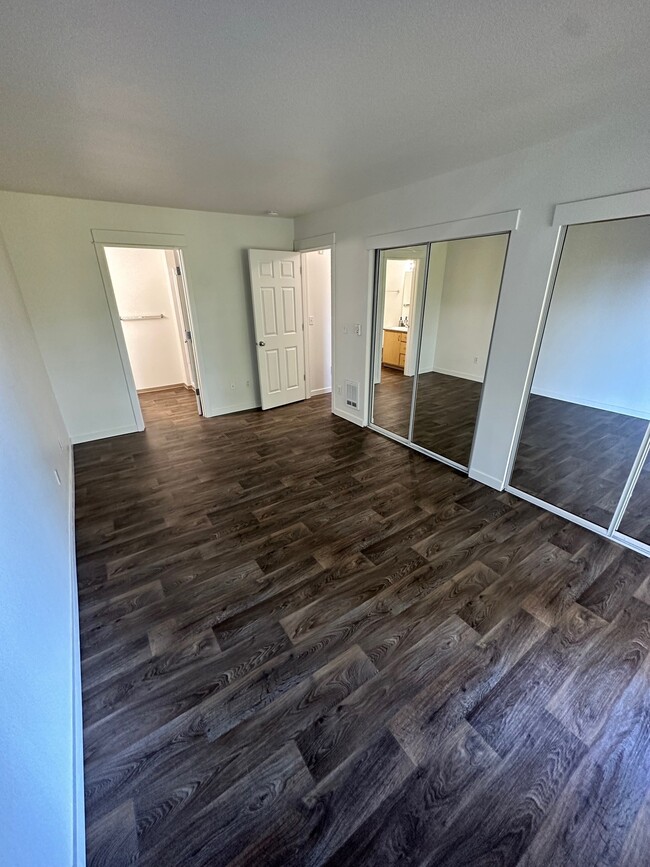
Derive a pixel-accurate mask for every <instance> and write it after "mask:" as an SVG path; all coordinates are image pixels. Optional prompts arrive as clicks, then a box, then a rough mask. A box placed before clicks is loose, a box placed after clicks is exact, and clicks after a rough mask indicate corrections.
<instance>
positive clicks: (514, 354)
mask: <svg viewBox="0 0 650 867" xmlns="http://www.w3.org/2000/svg"><path fill="white" fill-rule="evenodd" d="M649 138H650V119H648V118H647V117H646V116H645V115H639V116H637V117H633V118H629V119H627V120H625V119H624V120H621V119H617V120H616V121H612V122H611V123H608V124H603V125H601V126H598V127H594V128H591V129H587V130H583V131H581V132H579V133H577V134H574V135H571V136H566V137H563V138H560V139H555V140H553V141H550V142H546V143H544V144H542V145H538V146H536V147H532V148H527V149H526V150H521V151H516V152H514V153H511V154H508V155H505V156H502V157H499V158H497V159H492V160H488V161H486V162H483V163H479V164H477V165H474V166H470V167H468V168H464V169H459V170H458V171H455V172H449V173H447V174H444V175H439V176H438V177H433V178H430V179H429V180H427V181H423V182H421V183H417V184H411V185H409V186H407V187H402V188H400V189H397V190H392V191H390V192H386V193H382V194H380V195H377V196H372V197H369V198H366V199H362V200H359V201H356V202H352V203H350V204H347V205H343V206H341V207H338V208H333V209H330V210H326V211H321V212H318V213H314V214H310V215H306V216H304V217H301V218H299V219H298V220H297V221H296V238H297V239H302V238H309V237H313V236H316V235H321V234H326V233H330V232H334V233H336V255H335V269H336V273H335V275H334V285H335V287H336V304H335V310H336V322H335V324H334V346H335V358H336V364H335V370H336V375H337V381H336V383H335V386H336V387H335V389H334V393H335V410H336V412H338V413H339V414H341V415H342V416H344V417H347V418H350V419H353V420H355V421H357V422H358V423H364V422H365V421H366V412H367V403H368V401H367V384H368V366H369V358H370V353H369V342H368V335H369V328H368V327H366V328H365V329H364V330H363V332H362V336H361V337H358V336H357V335H355V334H354V332H353V330H352V329H351V328H350V327H349V326H350V325H351V324H352V323H355V322H362V323H366V324H367V326H369V325H370V309H371V289H372V280H371V257H370V256H369V254H368V250H367V248H366V243H365V241H366V238H368V237H369V236H371V235H375V234H381V233H385V232H393V231H399V230H402V229H408V228H409V227H413V226H427V225H431V224H434V223H441V222H445V221H450V220H456V219H463V218H467V217H475V216H481V215H485V214H494V213H499V212H502V211H508V210H512V209H515V208H520V209H521V218H520V221H519V228H518V230H517V231H516V232H514V233H513V237H512V240H511V243H510V246H509V250H508V258H507V261H506V267H505V272H504V276H503V286H502V290H501V298H500V303H499V310H498V313H497V319H496V323H495V330H494V347H493V350H492V352H491V353H490V362H489V366H488V371H487V376H486V383H485V386H484V389H483V400H482V408H481V415H480V418H479V423H478V427H477V431H476V440H475V447H474V451H473V460H472V467H471V468H470V470H471V474H472V476H473V477H475V478H479V479H480V480H482V481H484V482H487V483H489V484H493V485H495V486H501V485H502V483H503V481H504V478H505V473H506V468H507V466H508V458H509V455H510V450H511V447H512V445H513V440H514V436H515V431H516V422H517V418H518V414H519V409H520V406H521V403H522V401H523V399H524V390H525V382H526V376H527V373H528V369H529V364H530V360H531V356H532V350H533V346H534V341H535V333H536V329H537V325H538V322H539V319H540V314H541V310H542V306H543V300H544V295H545V291H546V285H547V280H548V275H549V270H550V266H551V262H552V258H553V252H554V249H555V244H556V241H557V235H558V232H557V230H556V229H555V228H553V226H552V216H553V209H554V206H555V204H556V203H558V202H567V201H574V200H578V199H585V198H591V197H595V196H604V195H609V194H614V193H620V192H625V191H628V190H636V189H642V188H646V187H650V162H649V161H648V140H649ZM346 326H347V332H346V331H344V328H345V327H346ZM345 379H351V380H358V381H359V382H360V383H361V395H360V396H361V405H360V407H359V410H358V411H356V410H351V409H350V408H349V407H346V406H345V403H344V396H343V395H339V394H338V386H339V385H342V384H343V381H344V380H345Z"/></svg>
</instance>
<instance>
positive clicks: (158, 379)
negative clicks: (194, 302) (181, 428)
mask: <svg viewBox="0 0 650 867" xmlns="http://www.w3.org/2000/svg"><path fill="white" fill-rule="evenodd" d="M102 250H103V255H104V257H105V261H106V267H107V269H108V275H109V277H110V286H109V287H107V291H111V292H112V295H113V298H114V302H115V306H116V312H117V317H118V322H119V328H120V332H121V335H120V336H122V337H123V342H122V341H120V340H119V336H118V345H120V349H121V354H122V363H123V365H125V366H128V369H125V375H127V381H128V380H129V379H131V381H132V383H133V385H134V390H135V393H136V395H137V397H138V400H139V399H140V396H141V395H144V394H147V400H148V401H151V400H152V399H154V398H153V397H152V396H151V395H150V393H152V394H153V393H156V392H171V391H172V390H174V389H176V390H181V389H182V390H187V391H190V392H192V393H193V394H194V395H195V397H196V407H197V412H198V413H199V415H202V405H201V395H200V388H199V384H198V374H197V364H196V357H195V353H194V346H193V343H192V326H191V323H190V314H189V305H188V299H187V288H186V283H185V275H184V269H183V261H182V257H181V252H180V250H173V249H169V250H165V249H159V248H153V247H146V248H140V247H132V246H128V247H127V246H108V245H104V246H103V247H102ZM163 397H166V398H168V397H169V395H163ZM138 409H139V407H138ZM140 416H141V414H140ZM138 426H139V427H142V428H143V427H144V423H142V425H138Z"/></svg>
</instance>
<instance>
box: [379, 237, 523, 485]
mask: <svg viewBox="0 0 650 867" xmlns="http://www.w3.org/2000/svg"><path fill="white" fill-rule="evenodd" d="M508 238H509V232H505V233H501V234H494V235H481V236H476V237H471V238H462V239H458V240H451V241H438V242H432V243H430V244H421V245H419V246H415V247H400V248H396V249H389V250H378V251H377V261H376V280H375V284H376V288H375V318H374V344H373V345H374V352H373V374H372V392H373V400H372V415H371V426H373V427H375V428H377V429H380V430H381V431H382V432H384V433H389V434H392V435H393V436H397V437H399V438H400V439H401V440H403V441H405V442H406V443H407V444H408V445H411V446H412V447H414V448H416V449H417V450H418V451H424V452H425V453H426V454H430V455H431V456H432V457H435V458H438V459H440V460H442V461H444V462H445V463H449V464H451V465H452V466H455V467H458V468H459V469H467V468H468V465H469V458H470V452H471V448H472V441H473V439H474V429H475V427H476V419H477V416H478V409H479V402H480V399H481V390H482V388H483V380H484V378H485V370H486V367H487V359H488V353H489V349H490V342H491V339H492V329H493V326H494V319H495V316H496V309H497V302H498V298H499V291H500V289H501V278H502V275H503V269H504V265H505V259H506V250H507V247H508Z"/></svg>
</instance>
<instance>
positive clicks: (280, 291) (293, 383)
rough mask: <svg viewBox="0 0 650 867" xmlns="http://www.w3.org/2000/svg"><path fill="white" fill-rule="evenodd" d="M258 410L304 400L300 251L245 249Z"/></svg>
mask: <svg viewBox="0 0 650 867" xmlns="http://www.w3.org/2000/svg"><path fill="white" fill-rule="evenodd" d="M248 261H249V266H250V274H251V292H252V293H253V315H254V319H255V343H256V351H257V367H258V370H259V375H260V391H261V396H262V409H272V408H273V407H275V406H283V405H284V404H286V403H293V402H294V401H297V400H304V399H305V396H306V389H305V344H304V339H303V331H304V327H305V326H304V319H303V304H302V284H301V279H300V253H293V252H291V251H289V250H249V251H248Z"/></svg>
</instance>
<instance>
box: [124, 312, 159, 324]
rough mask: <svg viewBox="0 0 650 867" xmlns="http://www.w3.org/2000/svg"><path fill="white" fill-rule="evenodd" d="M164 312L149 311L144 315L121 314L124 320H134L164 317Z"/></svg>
mask: <svg viewBox="0 0 650 867" xmlns="http://www.w3.org/2000/svg"><path fill="white" fill-rule="evenodd" d="M164 318H165V314H164V313H148V314H145V315H144V316H120V319H121V320H122V322H133V321H135V320H136V319H164Z"/></svg>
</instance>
